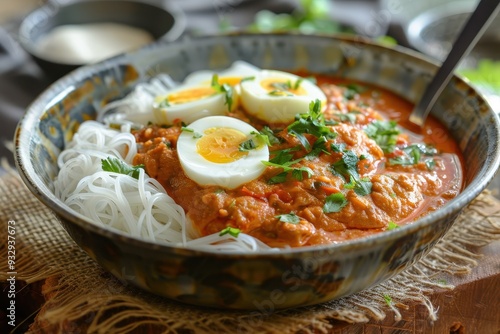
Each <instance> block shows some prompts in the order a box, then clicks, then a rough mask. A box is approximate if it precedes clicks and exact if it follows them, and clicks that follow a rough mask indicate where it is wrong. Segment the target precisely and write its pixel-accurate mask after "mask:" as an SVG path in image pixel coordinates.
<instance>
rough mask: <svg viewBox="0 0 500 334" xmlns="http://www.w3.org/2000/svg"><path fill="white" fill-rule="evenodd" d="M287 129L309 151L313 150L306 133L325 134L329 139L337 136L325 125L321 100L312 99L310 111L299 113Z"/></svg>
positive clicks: (319, 135)
mask: <svg viewBox="0 0 500 334" xmlns="http://www.w3.org/2000/svg"><path fill="white" fill-rule="evenodd" d="M287 129H288V133H289V134H291V135H292V136H295V137H297V139H299V141H300V143H301V144H302V146H304V148H305V149H306V150H307V151H310V150H311V144H310V143H309V141H308V140H307V138H306V137H305V136H304V134H310V135H313V136H315V137H316V138H319V137H321V136H325V137H326V138H327V139H332V138H335V136H336V134H335V132H333V131H332V129H331V128H330V127H328V126H326V125H325V119H324V115H323V113H322V111H321V101H320V100H315V101H311V103H310V104H309V112H308V113H304V114H299V115H297V116H296V117H295V122H293V123H292V124H290V125H289V126H288V128H287Z"/></svg>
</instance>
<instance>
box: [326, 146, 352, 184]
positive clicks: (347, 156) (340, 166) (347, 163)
mask: <svg viewBox="0 0 500 334" xmlns="http://www.w3.org/2000/svg"><path fill="white" fill-rule="evenodd" d="M357 164H358V157H357V156H356V153H354V152H353V151H344V152H343V154H342V158H341V159H340V160H339V161H337V162H335V163H333V164H332V165H331V166H330V171H331V172H332V173H333V174H334V175H337V176H340V177H341V178H342V179H344V181H348V180H349V179H350V177H352V178H354V180H356V179H359V175H358V165H357Z"/></svg>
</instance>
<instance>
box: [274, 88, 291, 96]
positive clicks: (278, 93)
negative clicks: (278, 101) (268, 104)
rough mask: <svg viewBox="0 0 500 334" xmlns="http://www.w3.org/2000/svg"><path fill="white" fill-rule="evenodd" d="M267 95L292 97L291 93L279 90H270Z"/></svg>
mask: <svg viewBox="0 0 500 334" xmlns="http://www.w3.org/2000/svg"><path fill="white" fill-rule="evenodd" d="M268 95H271V96H293V94H292V93H290V92H287V91H285V90H280V89H275V90H272V91H270V92H269V93H268Z"/></svg>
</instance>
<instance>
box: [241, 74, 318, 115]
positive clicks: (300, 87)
mask: <svg viewBox="0 0 500 334" xmlns="http://www.w3.org/2000/svg"><path fill="white" fill-rule="evenodd" d="M316 99H319V100H320V101H321V104H322V105H323V106H324V105H326V96H325V94H324V93H323V91H322V90H321V89H320V88H319V87H318V86H316V85H315V84H314V83H313V82H311V81H310V80H307V79H305V78H301V77H299V76H297V75H294V74H291V73H287V72H282V71H273V70H263V71H261V72H260V73H259V74H258V75H257V76H255V78H254V79H253V80H245V81H244V82H242V83H241V103H242V106H243V108H244V109H245V110H246V112H248V113H249V114H251V115H253V116H255V117H257V118H259V119H261V120H263V121H266V122H269V123H282V122H291V121H293V120H294V119H295V115H297V114H300V113H305V112H307V111H308V110H309V103H310V102H311V101H314V100H316Z"/></svg>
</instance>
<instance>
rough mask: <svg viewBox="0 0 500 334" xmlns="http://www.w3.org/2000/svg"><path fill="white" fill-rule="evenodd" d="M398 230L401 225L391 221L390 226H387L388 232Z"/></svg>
mask: <svg viewBox="0 0 500 334" xmlns="http://www.w3.org/2000/svg"><path fill="white" fill-rule="evenodd" d="M397 228H399V225H398V224H396V223H395V222H393V221H392V220H391V221H389V225H387V229H386V231H392V230H394V229H397Z"/></svg>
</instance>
